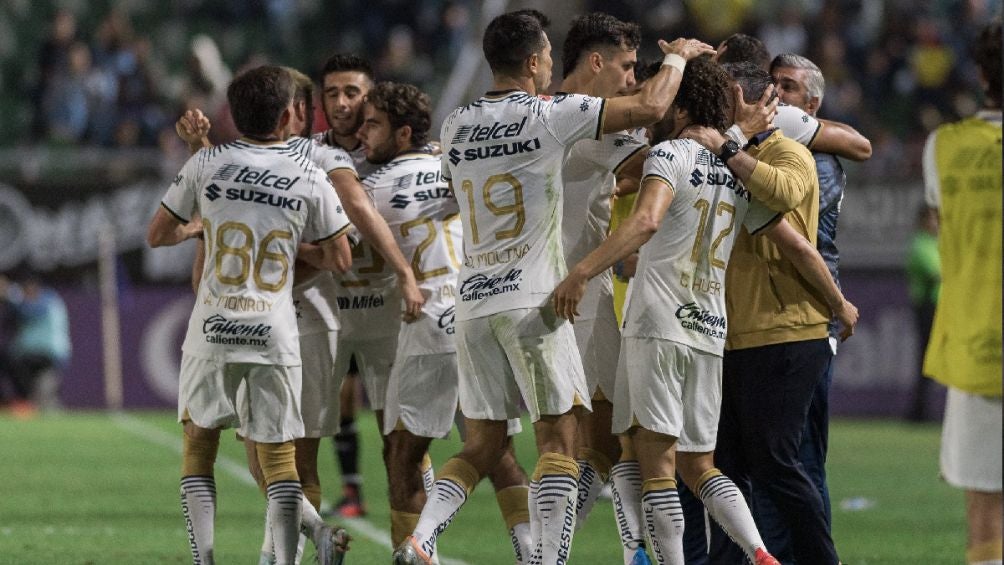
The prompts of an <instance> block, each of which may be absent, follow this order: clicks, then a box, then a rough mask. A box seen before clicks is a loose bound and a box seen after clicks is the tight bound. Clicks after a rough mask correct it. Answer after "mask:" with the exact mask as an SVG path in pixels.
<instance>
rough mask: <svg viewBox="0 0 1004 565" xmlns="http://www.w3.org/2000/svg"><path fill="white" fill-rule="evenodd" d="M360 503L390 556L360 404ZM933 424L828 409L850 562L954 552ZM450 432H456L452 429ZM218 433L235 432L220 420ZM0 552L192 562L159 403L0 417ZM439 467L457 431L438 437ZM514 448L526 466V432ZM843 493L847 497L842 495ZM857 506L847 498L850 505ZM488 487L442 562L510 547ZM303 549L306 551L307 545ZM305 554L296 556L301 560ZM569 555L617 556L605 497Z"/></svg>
mask: <svg viewBox="0 0 1004 565" xmlns="http://www.w3.org/2000/svg"><path fill="white" fill-rule="evenodd" d="M361 423H362V426H361V429H362V434H363V440H362V441H363V463H362V466H363V472H364V474H365V481H366V482H365V485H364V488H365V495H366V500H367V503H368V509H369V515H368V516H367V519H366V520H365V521H359V522H353V523H350V524H348V525H347V527H348V528H349V529H350V531H351V532H352V534H353V535H354V537H355V540H354V542H353V544H352V550H351V552H350V553H349V556H348V559H347V560H346V562H347V563H348V564H350V565H356V564H385V563H389V561H390V559H389V557H390V549H389V545H388V543H389V542H387V541H386V540H387V533H386V532H387V531H388V530H389V518H388V509H387V507H386V503H385V501H386V490H387V487H386V480H385V478H384V475H383V469H382V466H381V463H380V456H379V449H378V447H377V446H378V441H379V438H378V437H377V431H376V426H375V424H374V421H373V417H372V415H371V414H369V413H367V414H364V415H363V416H362V418H361ZM938 429H939V428H938V426H936V425H924V426H915V425H904V424H899V423H892V422H880V421H837V422H834V424H833V427H832V430H831V450H830V463H829V466H828V469H829V473H830V488H831V491H832V493H831V494H832V499H833V507H834V518H833V521H834V526H833V528H834V538H835V539H836V541H837V547H838V549H839V550H840V554H841V557H842V559H843V561H844V562H845V563H848V564H850V565H879V564H897V565H899V564H914V563H924V564H926V565H936V564H942V563H943V564H949V563H961V562H962V552H963V546H964V541H965V525H964V510H963V504H962V493H961V492H958V491H955V490H954V489H951V488H950V487H948V486H946V485H945V484H944V483H942V482H941V481H940V480H939V479H938V472H937V454H938ZM454 435H455V434H454ZM226 437H228V438H229V437H232V436H230V435H229V434H227V436H226ZM0 445H2V446H3V453H2V456H0V457H2V459H0V473H2V476H3V477H5V480H6V483H5V484H6V486H5V487H4V488H3V489H2V490H0V563H3V564H7V563H10V564H17V565H28V564H61V565H62V564H73V565H83V564H101V565H105V564H129V565H138V564H155V563H189V562H190V561H191V559H190V555H189V553H188V545H187V541H186V535H185V532H184V521H183V519H182V517H181V510H180V505H179V502H178V478H179V471H180V461H181V458H180V455H179V450H180V427H179V426H178V424H176V423H175V422H174V420H173V415H171V414H169V413H160V412H158V413H127V414H122V415H110V414H105V413H66V414H60V415H50V416H43V417H40V418H37V419H35V420H30V421H18V420H12V419H9V418H6V417H0ZM433 446H434V447H433V452H432V457H433V460H434V461H435V463H436V465H437V467H438V466H439V465H440V464H442V462H443V461H445V460H446V458H447V457H448V456H449V455H451V454H452V453H453V452H454V451H456V449H457V446H458V440H457V439H456V438H454V439H452V440H449V441H441V442H435V443H434V444H433ZM322 447H323V449H322V461H321V477H322V480H323V481H324V485H323V486H324V487H325V488H326V489H327V490H326V491H325V493H326V496H331V497H334V496H335V495H336V494H337V489H338V479H337V472H336V471H335V466H334V463H333V461H332V457H331V449H330V443H329V442H325V443H324V444H323V445H322ZM517 447H518V455H519V458H520V460H521V461H522V462H523V464H524V466H525V467H528V468H529V467H532V461H533V442H532V437H531V435H530V434H528V433H523V434H521V435H520V436H519V437H518V441H517ZM242 459H243V450H242V448H241V446H240V445H239V444H238V443H237V442H236V441H230V440H229V439H227V440H225V441H223V445H222V447H221V450H220V458H219V462H218V463H217V473H216V476H217V490H218V493H219V509H218V513H217V522H216V555H217V562H218V563H222V564H227V563H247V564H250V563H256V562H257V561H256V560H257V555H258V546H259V544H260V538H261V531H262V528H263V514H264V507H265V503H264V499H263V498H262V497H261V495H260V494H259V492H258V490H257V488H256V487H255V486H254V485H253V483H252V482H251V481H250V478H249V477H248V476H247V473H246V472H245V471H244V470H243V464H244V463H243V460H242ZM842 502H843V503H844V504H842ZM855 508H857V509H855ZM503 530H504V526H503V524H502V520H501V517H500V516H499V512H498V509H497V507H496V506H495V497H494V494H493V493H492V491H491V488H489V487H487V485H486V484H482V485H481V486H480V487H479V488H478V489H477V490H476V491H475V492H474V494H473V496H472V497H471V499H470V501H469V502H468V504H467V506H465V507H464V509H463V510H461V513H460V514H459V515H458V517H457V519H456V520H455V521H454V523H453V525H452V526H451V527H450V530H449V531H448V532H447V533H446V534H445V535H444V536H443V537H441V538H440V539H441V543H440V548H441V550H442V552H443V554H444V556H445V557H446V558H448V559H446V560H444V565H446V564H449V563H452V564H453V565H460V564H461V563H467V564H471V565H494V564H498V565H504V564H511V563H512V561H513V559H512V555H511V551H512V550H511V548H510V546H509V541H508V536H507V535H506V533H505V532H504V531H503ZM307 553H308V556H311V555H312V554H313V552H312V549H308V551H307ZM305 562H306V560H305ZM571 562H572V563H583V564H604V565H607V564H609V565H616V564H618V563H620V549H619V545H618V542H617V536H616V530H615V526H614V521H613V511H612V507H611V504H610V503H609V502H608V501H602V500H601V501H600V502H598V503H597V507H596V510H595V511H594V512H593V514H592V515H591V516H590V519H589V522H588V523H587V524H586V526H585V528H584V529H583V530H582V531H581V532H580V533H579V534H578V535H576V537H575V543H574V545H573V548H572V556H571Z"/></svg>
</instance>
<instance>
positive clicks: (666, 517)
mask: <svg viewBox="0 0 1004 565" xmlns="http://www.w3.org/2000/svg"><path fill="white" fill-rule="evenodd" d="M728 85H729V80H728V77H727V75H725V72H724V71H723V70H722V69H721V68H719V67H718V65H717V64H716V63H714V62H712V61H710V60H709V59H698V60H696V61H691V62H690V64H689V65H688V67H687V70H686V71H685V72H684V75H683V81H682V82H681V84H680V90H679V92H678V93H677V96H676V98H675V100H674V102H673V106H672V107H671V108H670V111H669V112H668V114H667V117H666V118H665V119H664V120H663V121H662V122H660V123H659V124H657V126H656V127H654V128H653V131H654V137H655V138H656V139H660V138H663V137H664V136H665V135H666V134H667V133H668V137H669V138H670V139H673V138H675V137H676V136H678V135H679V134H680V132H681V131H683V129H684V128H686V127H688V126H691V125H696V126H704V127H711V128H714V129H715V130H717V131H718V132H719V133H722V132H724V131H725V127H726V126H727V124H728V122H729V120H728V119H727V116H726V106H727V104H726V94H727V88H728ZM779 218H780V215H779V214H777V213H775V212H773V211H771V210H769V209H768V208H766V207H765V206H763V205H762V204H760V203H759V202H757V201H755V200H751V199H750V194H749V192H748V191H747V190H746V189H745V188H744V187H743V185H742V184H741V183H738V182H736V179H735V177H733V176H732V175H731V174H730V172H729V171H728V169H727V168H726V167H725V163H723V162H722V161H720V160H719V159H717V158H715V157H714V156H713V155H712V154H711V153H710V152H709V151H708V150H707V149H705V148H703V147H701V145H700V144H698V143H697V142H695V141H693V140H675V141H667V142H664V143H660V144H659V145H657V146H655V147H654V148H653V149H652V151H650V152H649V155H648V158H647V160H646V162H645V173H644V176H643V178H642V188H641V192H640V193H639V196H638V201H637V203H636V206H635V210H634V212H633V213H632V215H631V216H630V217H629V218H628V220H627V221H626V222H625V223H624V224H623V225H622V226H621V227H619V228H618V230H617V231H616V232H614V233H613V234H612V235H611V236H610V238H609V239H608V240H607V241H606V242H604V243H603V245H601V246H600V247H599V248H598V249H597V250H596V251H594V252H593V253H591V254H589V256H587V257H586V258H585V259H584V260H583V261H582V262H581V263H579V264H578V265H576V266H575V268H573V269H572V271H571V273H570V274H569V276H568V277H567V278H566V280H565V281H564V282H562V284H561V285H560V286H559V287H558V288H557V289H556V290H555V308H556V309H557V311H558V313H559V314H560V315H561V316H563V317H566V318H569V319H571V318H573V317H574V316H576V315H577V306H578V303H579V302H580V300H581V297H582V295H583V291H584V289H585V285H586V281H587V280H588V279H589V278H591V277H594V276H596V274H598V273H599V272H601V270H602V269H606V268H608V267H609V266H611V265H613V264H614V263H615V262H616V261H618V260H620V259H623V258H624V257H626V256H627V255H629V254H630V253H632V252H634V250H635V249H637V248H638V247H639V246H642V244H645V245H644V246H642V247H641V256H640V258H639V262H638V271H637V275H636V277H635V279H634V283H633V284H634V287H633V290H632V292H631V298H630V304H629V306H628V309H627V313H626V316H625V323H624V344H623V349H622V352H621V356H620V360H619V362H618V364H619V373H620V374H619V379H618V381H617V392H616V396H615V399H614V428H613V429H614V431H615V432H619V433H625V432H627V433H630V434H631V435H632V436H633V444H634V447H635V449H636V451H637V454H638V459H639V462H640V464H641V474H642V478H643V479H644V481H645V482H644V486H643V495H642V505H643V508H644V514H645V523H646V529H647V531H648V532H649V535H650V536H651V538H652V553H653V554H654V556H655V559H656V562H657V563H660V564H662V563H671V564H679V565H682V564H683V563H684V558H683V513H682V510H681V508H680V502H679V497H678V493H677V485H676V478H675V476H676V471H677V469H679V472H680V475H681V476H682V477H683V479H684V481H685V482H686V483H687V485H688V486H690V487H691V488H692V489H694V491H695V492H698V493H699V494H700V496H701V499H702V500H703V501H704V504H705V507H706V508H707V510H708V513H709V514H710V515H711V516H712V517H713V518H714V519H715V520H716V521H717V522H718V523H720V524H722V526H723V527H724V528H725V529H726V531H728V532H729V535H730V536H731V537H732V539H734V540H736V542H737V543H739V544H740V545H741V546H742V548H743V549H744V551H745V553H746V557H747V558H748V559H749V560H750V561H752V562H754V563H756V564H758V565H759V564H768V563H769V564H774V563H777V561H776V560H774V559H773V557H771V556H770V554H769V553H768V552H767V551H766V548H765V546H764V544H763V541H762V540H761V539H760V536H759V534H758V532H757V530H756V525H755V524H754V523H753V517H752V515H751V514H750V511H749V508H748V507H747V506H746V503H745V501H744V499H743V498H742V496H740V494H739V491H738V490H737V488H736V486H735V485H734V484H733V483H732V481H730V480H729V479H728V477H725V476H724V475H722V474H721V472H720V471H718V470H717V469H716V468H715V467H714V463H713V457H714V455H713V451H714V445H715V435H716V428H717V423H718V406H719V402H720V400H721V355H722V350H723V346H724V344H725V334H726V332H727V319H726V316H725V295H724V291H723V287H724V282H725V270H726V267H727V266H728V258H729V255H730V253H731V249H732V245H733V243H734V242H735V240H736V236H737V233H738V232H739V231H740V230H742V229H747V230H748V231H749V232H750V233H757V232H759V231H761V230H762V231H763V232H764V233H765V234H766V235H767V237H768V238H770V239H771V241H773V242H775V243H776V244H777V245H778V247H779V248H780V249H781V250H782V252H784V253H786V254H788V255H790V256H792V257H793V258H794V259H796V260H797V261H798V262H797V263H796V265H797V266H798V270H799V272H800V273H801V274H802V275H803V276H805V277H806V278H808V279H809V280H810V281H813V282H814V283H815V284H817V285H818V286H819V287H821V289H822V290H824V291H825V294H826V296H827V298H828V301H829V303H830V304H831V306H833V307H834V308H835V309H836V308H841V309H842V310H841V312H842V313H844V314H847V315H848V316H850V317H848V318H841V319H846V320H847V321H848V323H849V324H850V325H852V326H853V323H854V320H855V319H856V312H854V311H853V306H850V305H849V304H848V303H846V301H844V299H843V296H841V295H840V292H839V290H837V287H836V285H835V283H833V281H832V279H831V278H830V277H829V274H828V272H827V271H826V267H825V265H824V264H823V262H822V258H821V257H819V256H818V254H817V253H816V252H815V250H814V249H813V248H812V247H811V245H810V244H809V242H808V241H806V240H805V239H804V238H801V237H800V236H799V235H798V233H797V232H795V231H794V230H792V229H791V227H790V226H789V225H788V224H787V223H786V222H784V221H783V220H782V221H779V222H776V221H775V220H777V219H779ZM737 224H738V226H737ZM652 238H654V240H652V241H651V242H650V243H646V242H649V240H650V239H652ZM667 306H668V307H667ZM677 460H678V461H679V464H678V465H677Z"/></svg>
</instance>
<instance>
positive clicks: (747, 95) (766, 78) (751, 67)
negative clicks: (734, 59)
mask: <svg viewBox="0 0 1004 565" xmlns="http://www.w3.org/2000/svg"><path fill="white" fill-rule="evenodd" d="M722 68H723V69H725V72H727V73H728V74H729V76H730V77H732V80H734V81H736V82H737V83H738V84H739V86H740V87H741V88H742V89H743V99H744V100H745V101H746V103H751V102H754V101H756V100H759V99H760V97H761V96H763V93H764V91H765V90H767V87H768V86H770V85H772V84H774V81H773V80H771V78H770V73H768V72H767V71H765V70H764V69H762V68H760V67H759V66H757V65H756V64H755V63H751V62H749V61H746V62H744V63H725V64H724V65H722ZM775 95H776V93H775Z"/></svg>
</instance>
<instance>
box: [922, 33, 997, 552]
mask: <svg viewBox="0 0 1004 565" xmlns="http://www.w3.org/2000/svg"><path fill="white" fill-rule="evenodd" d="M973 55H974V58H975V59H976V63H977V66H978V67H979V69H980V78H981V81H982V83H983V86H984V93H983V94H984V102H983V108H982V109H981V110H980V112H979V113H977V114H976V115H975V116H972V117H969V118H966V119H964V120H962V121H959V122H956V123H952V124H946V125H943V126H941V127H939V128H938V129H936V130H935V131H934V132H932V133H931V135H930V137H928V139H927V144H926V145H925V146H924V161H923V163H924V186H925V194H926V197H927V204H928V206H931V207H932V208H937V209H938V212H939V217H940V220H941V231H940V233H939V235H938V240H939V241H938V249H939V251H940V252H941V266H942V280H941V293H940V296H939V297H938V307H937V310H936V311H935V315H934V328H933V329H932V331H931V340H930V343H929V345H928V347H927V355H926V357H925V358H924V374H925V375H931V377H932V378H934V379H935V380H937V381H938V382H941V383H944V384H945V385H947V386H948V400H947V403H946V406H945V421H944V428H943V431H942V435H941V476H942V477H943V478H944V479H945V481H947V482H948V484H950V485H952V486H954V487H957V488H961V489H963V490H965V493H966V522H967V524H968V526H969V535H968V539H967V541H966V562H967V563H969V564H970V565H1001V537H1002V524H1001V520H1002V518H1001V516H1002V512H1004V510H1002V504H1001V92H1002V90H1001V65H1002V60H1001V20H1000V18H999V17H998V18H997V19H996V20H994V21H993V22H992V23H990V24H989V25H987V26H986V27H985V28H984V29H983V31H982V32H981V33H980V35H979V38H978V39H977V41H976V43H975V45H974V48H973Z"/></svg>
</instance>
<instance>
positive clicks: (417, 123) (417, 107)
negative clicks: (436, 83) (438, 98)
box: [366, 82, 432, 147]
mask: <svg viewBox="0 0 1004 565" xmlns="http://www.w3.org/2000/svg"><path fill="white" fill-rule="evenodd" d="M366 102H367V103H368V104H372V105H373V107H374V108H376V109H377V110H380V111H381V112H386V113H387V119H388V120H389V121H390V125H391V127H392V128H394V129H397V128H400V127H403V126H411V144H412V145H413V146H415V147H419V146H422V145H425V144H426V143H428V142H429V128H430V127H432V101H431V100H430V99H429V96H428V95H427V94H426V93H424V92H422V91H421V90H419V89H418V87H417V86H414V85H411V84H404V83H398V82H381V83H378V84H377V85H376V86H374V87H373V89H372V90H370V92H369V94H367V95H366Z"/></svg>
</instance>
